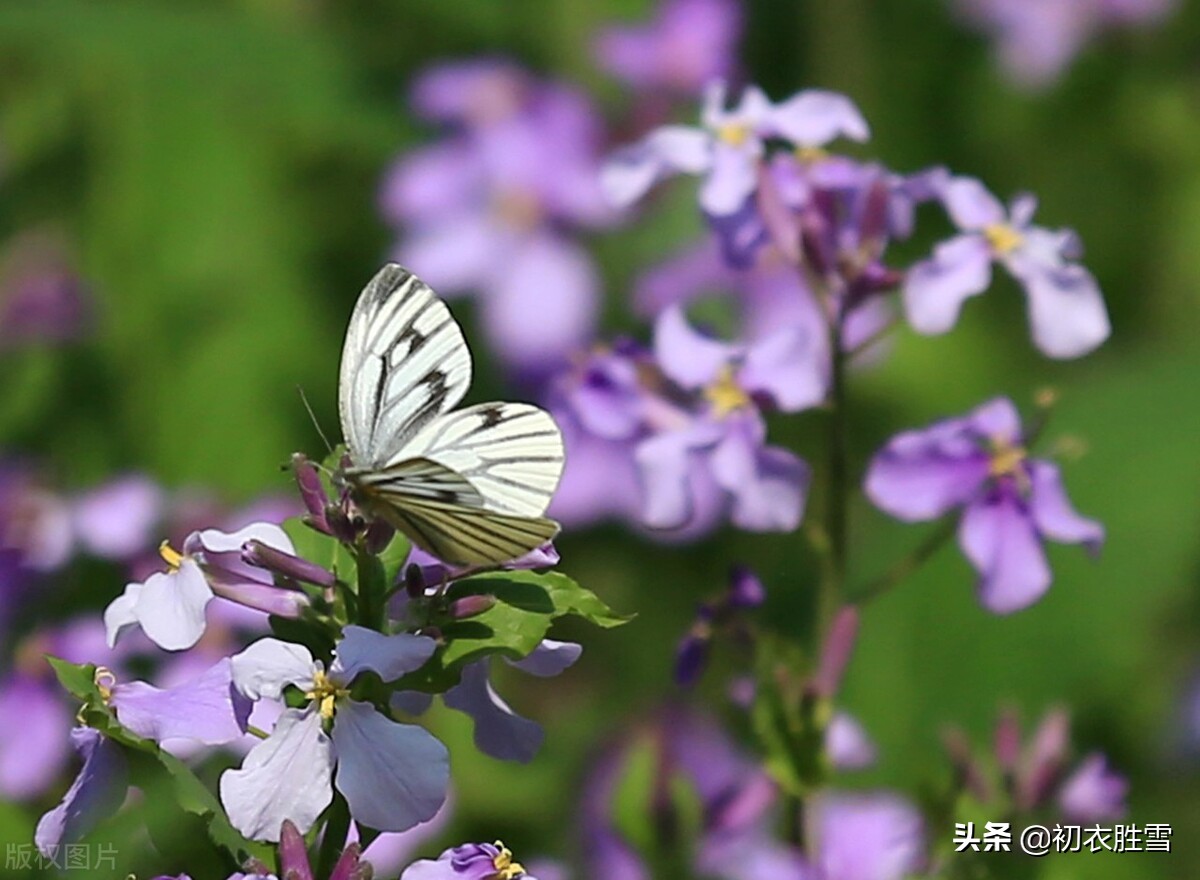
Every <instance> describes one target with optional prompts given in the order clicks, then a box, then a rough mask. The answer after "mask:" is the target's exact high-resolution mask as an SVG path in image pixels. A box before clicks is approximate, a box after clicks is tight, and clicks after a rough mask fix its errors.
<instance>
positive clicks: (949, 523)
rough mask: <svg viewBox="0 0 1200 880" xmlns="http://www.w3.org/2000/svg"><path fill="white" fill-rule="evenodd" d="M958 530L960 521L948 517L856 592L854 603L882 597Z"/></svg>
mask: <svg viewBox="0 0 1200 880" xmlns="http://www.w3.org/2000/svg"><path fill="white" fill-rule="evenodd" d="M957 530H958V519H957V518H956V517H953V516H948V517H946V518H945V519H943V520H942V521H941V522H940V523H938V525H937V526H936V527H935V528H934V530H933V531H932V532H930V533H929V534H928V535H926V536H925V540H924V541H922V542H921V543H920V544H918V545H917V546H916V547H915V548H913V550H912V552H910V553H909V554H908V555H906V556H902V557H901V558H900V559H898V560H896V562H895V563H893V565H892V567H891V568H889V569H888V570H887V571H885V572H884V573H883V574H881V575H880V576H879V577H877V578H875V580H873V581H871V582H870V583H868V584H867V585H866V586H865V587H863V589H861V590H859V591H858V592H856V593H855V595H854V597H853V601H854V603H855V604H856V605H865V604H866V603H867V602H870V601H871V600H872V599H875V598H876V597H878V596H882V595H883V594H884V593H886V592H887V591H888V590H890V589H891V588H892V587H894V586H896V585H897V584H898V583H900V582H901V581H903V580H904V579H905V578H907V577H908V576H909V575H911V574H913V572H915V571H917V569H919V568H920V567H921V566H922V565H924V564H925V563H926V562H927V561H929V559H930V558H931V557H932V556H933V555H934V554H935V553H937V551H939V550H941V549H942V547H943V545H945V544H946V542H947V541H949V540H950V539H951V538H953V537H954V533H955V532H956V531H957Z"/></svg>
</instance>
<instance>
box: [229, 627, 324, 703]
mask: <svg viewBox="0 0 1200 880" xmlns="http://www.w3.org/2000/svg"><path fill="white" fill-rule="evenodd" d="M230 663H231V666H232V672H233V684H234V687H236V688H237V689H238V690H239V691H241V692H242V693H243V694H245V695H246V696H247V697H249V698H250V699H252V700H261V699H263V698H264V697H265V698H267V699H269V700H279V699H282V698H283V690H284V688H286V687H287V686H288V685H289V684H294V685H296V686H297V687H301V688H309V687H311V686H312V683H313V672H314V670H315V668H316V661H314V660H313V656H312V654H310V653H309V651H308V648H306V647H304V646H303V645H297V644H294V643H293V642H281V641H280V640H279V639H259V640H258V641H257V642H255V643H254V644H252V645H250V647H248V648H246V650H244V651H242V652H241V653H239V654H234V655H233V657H232V658H231V660H230Z"/></svg>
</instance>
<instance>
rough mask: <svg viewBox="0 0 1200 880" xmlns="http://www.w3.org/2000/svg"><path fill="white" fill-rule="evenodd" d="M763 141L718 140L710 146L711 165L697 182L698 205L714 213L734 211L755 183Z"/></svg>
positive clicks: (720, 213)
mask: <svg viewBox="0 0 1200 880" xmlns="http://www.w3.org/2000/svg"><path fill="white" fill-rule="evenodd" d="M761 152H762V145H761V144H758V143H757V142H755V143H754V145H753V147H751V148H748V147H747V146H746V145H742V146H736V147H735V146H733V145H732V144H727V143H725V142H724V141H718V142H717V143H716V145H715V146H714V147H713V152H712V168H711V169H710V170H709V172H708V176H707V177H706V178H705V179H704V182H703V183H702V184H701V185H700V207H701V208H703V209H704V210H705V212H707V213H708V214H711V215H712V216H714V217H727V216H729V215H730V214H736V213H737V212H738V210H739V209H741V207H742V206H743V205H745V204H746V199H748V198H749V197H750V194H751V193H753V192H754V190H755V189H756V188H757V187H758V157H759V154H761Z"/></svg>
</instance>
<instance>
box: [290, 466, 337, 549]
mask: <svg viewBox="0 0 1200 880" xmlns="http://www.w3.org/2000/svg"><path fill="white" fill-rule="evenodd" d="M291 468H292V474H293V476H295V478H296V486H297V487H298V488H299V489H300V499H301V500H302V501H303V502H304V507H305V509H306V510H307V511H308V522H309V524H311V525H312V526H313V528H315V529H317V530H318V531H322V532H324V533H325V534H330V531H329V523H328V521H327V520H326V518H325V510H326V508H327V507H328V506H329V495H328V494H327V493H326V492H325V486H324V484H322V482H321V475H320V473H318V471H317V468H316V466H315V465H314V464H313V463H312V462H311V461H309V460H308V456H306V455H305V454H304V453H302V452H295V453H293V454H292V462H291Z"/></svg>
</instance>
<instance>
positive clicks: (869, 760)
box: [825, 712, 878, 770]
mask: <svg viewBox="0 0 1200 880" xmlns="http://www.w3.org/2000/svg"><path fill="white" fill-rule="evenodd" d="M825 752H826V754H828V755H829V761H830V763H832V764H833V766H834V767H835V768H837V769H838V770H862V769H864V768H866V767H870V766H871V765H872V764H874V763H875V759H876V757H877V756H878V750H877V749H876V748H875V743H873V742H871V738H870V737H869V736H867V732H866V730H864V729H863V726H862V725H861V724H859V723H858V721H857V720H856V719H855V718H853V717H852V716H851V715H848V714H847V713H845V712H834V713H833V717H832V718H831V719H829V726H828V727H826V728H825Z"/></svg>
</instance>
